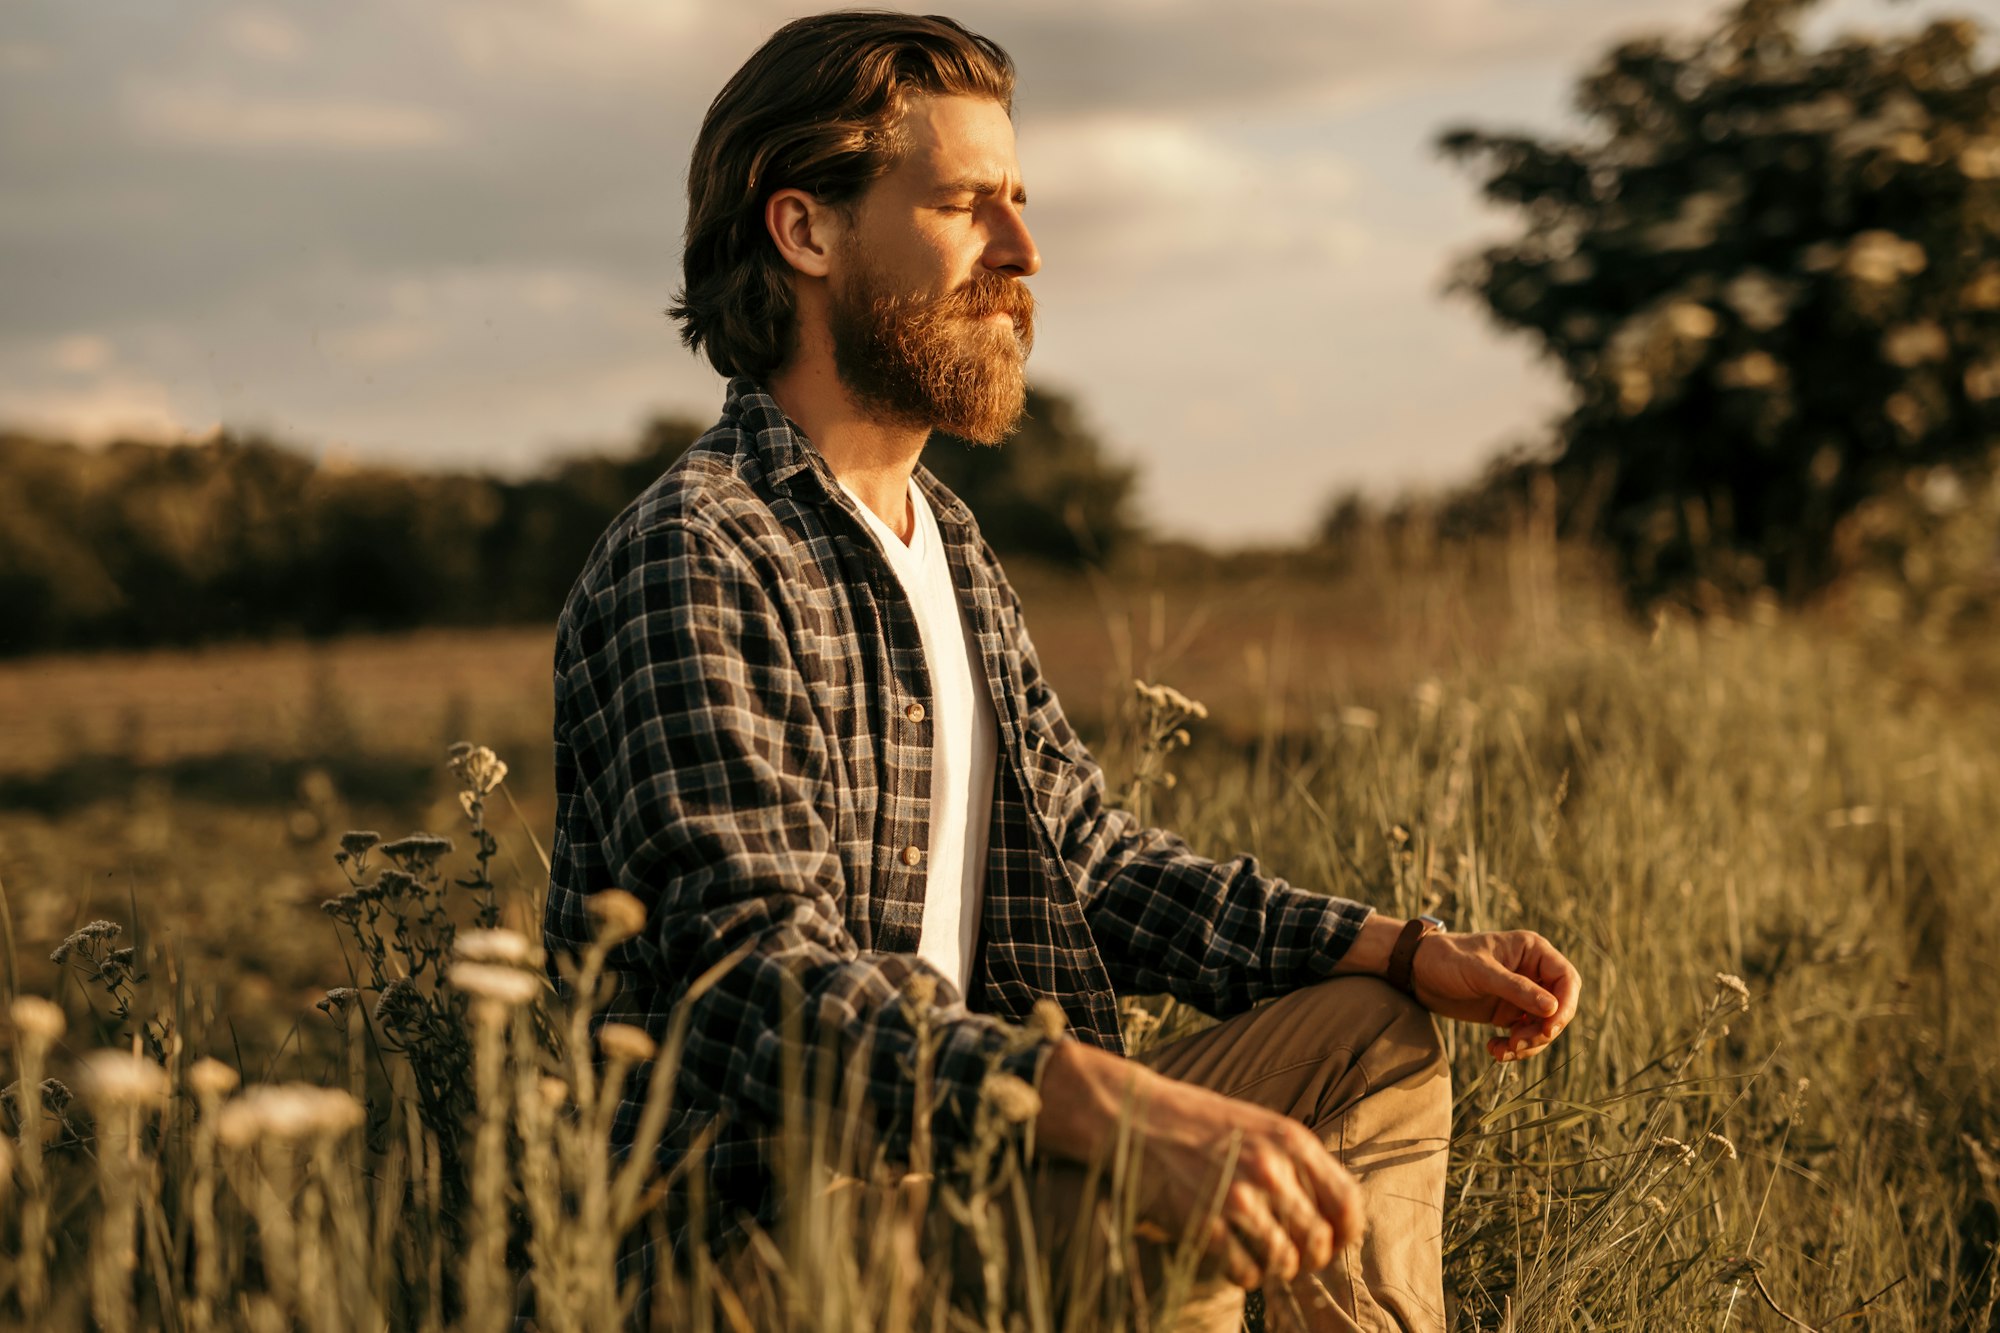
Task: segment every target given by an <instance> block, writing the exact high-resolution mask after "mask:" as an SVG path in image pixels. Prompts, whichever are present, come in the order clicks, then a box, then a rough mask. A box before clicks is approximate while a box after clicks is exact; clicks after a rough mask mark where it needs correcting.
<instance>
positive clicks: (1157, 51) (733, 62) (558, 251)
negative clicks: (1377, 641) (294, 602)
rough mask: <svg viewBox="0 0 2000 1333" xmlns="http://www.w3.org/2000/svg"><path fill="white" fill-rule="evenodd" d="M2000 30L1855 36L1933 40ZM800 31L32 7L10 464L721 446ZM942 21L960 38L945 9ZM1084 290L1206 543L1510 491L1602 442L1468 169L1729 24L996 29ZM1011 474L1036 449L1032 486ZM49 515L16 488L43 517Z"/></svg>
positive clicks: (1046, 19) (1035, 170)
mask: <svg viewBox="0 0 2000 1333" xmlns="http://www.w3.org/2000/svg"><path fill="white" fill-rule="evenodd" d="M1987 2H1988V0H1961V3H1957V4H1951V3H1923V2H1922V0H1902V2H1901V3H1885V2H1884V0H1837V2H1835V3H1830V4H1826V5H1823V6H1822V7H1821V10H1820V12H1819V13H1818V14H1817V15H1816V16H1815V18H1814V19H1813V21H1812V23H1811V24H1809V25H1808V32H1809V33H1811V34H1815V35H1822V34H1825V33H1830V32H1836V31H1841V30H1846V29H1850V28H1855V27H1864V28H1872V29H1875V30H1878V31H1908V30H1914V29H1915V28H1917V27H1918V26H1920V25H1921V23H1922V21H1923V20H1925V19H1926V18H1928V17H1931V16H1934V15H1940V14H1977V13H1979V12H1980V10H1981V6H1982V4H1983V3H1987ZM836 7H840V6H835V5H826V6H815V5H799V4H769V3H764V0H427V2H426V3H425V4H422V5H411V4H408V3H405V2H403V0H342V3H340V4H337V5H333V4H302V3H262V4H252V3H237V2H235V0H176V2H175V3H171V4H161V3H159V0H89V3H79V0H9V2H8V3H7V4H6V5H5V6H4V7H0V293H4V299H0V424H6V425H12V426H15V427H22V428H27V429H31V430H37V431H41V432H46V433H53V434H57V435H60V436H63V437H66V438H73V439H79V440H84V441H97V440H102V439H105V438H109V437H111V436H113V435H143V436H153V437H158V438H163V439H188V438H200V437H202V436H204V435H206V434H208V433H210V432H213V431H214V430H215V429H216V428H218V427H228V428H231V429H238V430H250V429H255V430H263V431H267V432H270V433H272V434H274V435H276V436H278V437H280V438H283V439H286V440H288V441H290V442H292V443H294V444H296V445H298V446H299V447H301V448H304V449H306V450H308V451H309V452H312V453H314V454H315V455H319V456H327V455H329V454H332V455H337V456H344V457H348V458H366V459H370V460H378V459H379V460H390V461H400V462H402V463H405V464H408V465H412V466H425V467H452V468H468V469H486V470H491V471H495V472H500V473H506V474H518V473H520V472H523V471H527V470H530V469H532V468H535V467H538V466H540V465H542V464H544V463H546V462H547V461H549V460H550V459H552V458H555V457H557V456H561V455H564V454H568V453H573V452H577V451H581V450H586V449H599V448H604V447H608V446H617V445H619V444H621V443H624V442H627V441H629V440H631V439H632V438H633V437H634V435H635V433H636V431H637V429H638V427H639V425H640V423H641V422H642V421H643V420H644V419H645V418H647V417H648V416H650V415H653V414H655V413H663V412H664V413H670V414H676V415H683V416H686V417H689V418H692V419H694V420H696V421H697V422H699V423H701V424H703V425H706V424H708V423H709V422H712V421H713V420H714V419H715V416H716V414H717V409H718V408H719V406H720V404H721V400H722V392H723V382H722V380H721V378H720V377H719V376H717V375H716V374H715V373H714V372H713V371H712V370H710V369H709V368H708V366H707V364H706V363H705V362H702V361H700V360H698V359H696V358H695V357H694V356H692V355H691V354H689V353H688V352H687V351H686V350H685V349H684V348H683V347H682V346H681V344H680V341H679V338H678V334H677V330H676V329H675V328H674V326H673V324H672V323H671V321H669V320H668V318H667V317H666V315H665V313H664V311H665V308H666V306H667V305H668V304H669V302H670V301H671V299H672V297H673V294H674V292H675V291H676V290H677V288H678V286H679V282H680V271H679V264H680V234H681V228H682V225H683V223H684V220H685V216H686V204H685V196H684V193H683V188H682V187H683V181H684V178H685V174H686V170H687V158H688V151H689V148H690V147H691V145H692V143H693V139H694V134H695V131H696V129H697V128H698V127H699V124H700V120H701V115H702V113H703V112H704V111H705V110H706V108H707V105H708V103H709V100H710V99H711V98H712V97H713V96H714V95H715V93H716V91H717V90H718V89H719V88H720V87H721V86H722V84H723V82H724V81H725V80H726V79H727V78H728V76H729V75H730V73H732V72H733V71H734V70H735V69H736V68H737V66H738V65H740V64H741V63H742V61H743V60H744V59H745V58H747V57H748V56H749V55H750V53H751V52H752V51H753V50H755V49H756V47H757V46H758V44H759V43H760V42H761V41H762V40H763V39H764V38H765V37H766V36H768V35H769V33H770V32H771V31H772V30H774V29H775V28H777V27H778V26H779V25H780V24H782V23H783V22H785V21H786V20H788V19H790V18H794V17H797V16H798V15H800V14H804V13H808V12H812V11H814V10H816V9H821V8H836ZM931 7H937V6H927V7H926V8H931ZM949 12H950V13H951V14H952V16H953V17H954V18H957V19H958V20H960V21H961V22H963V23H965V24H966V25H967V26H969V27H971V28H972V29H974V30H975V31H978V32H980V33H983V34H985V35H986V36H989V37H992V38H993V39H995V40H996V41H998V42H999V43H1000V44H1001V45H1002V46H1004V47H1005V48H1007V50H1008V52H1009V53H1010V54H1011V55H1012V56H1013V58H1014V61H1015V63H1016V66H1017V68H1018V85H1017V91H1016V99H1015V115H1014V119H1015V126H1016V132H1017V136H1018V152H1019V158H1020V162H1021V167H1022V176H1023V180H1024V183H1025V184H1026V185H1027V187H1028V189H1029V192H1030V195H1031V198H1032V201H1033V202H1032V203H1031V204H1030V206H1029V208H1028V210H1027V218H1028V221H1029V225H1030V226H1031V228H1032V229H1033V231H1034V235H1035V239H1036V242H1037V245H1038V247H1039V249H1040V251H1041V255H1042V271H1041V272H1040V273H1039V274H1038V275H1037V276H1035V277H1034V278H1033V279H1031V280H1030V281H1031V285H1032V287H1033V289H1034V292H1035V296H1036V301H1037V308H1038V315H1037V320H1036V342H1035V350H1034V353H1033V356H1032V357H1031V359H1030V361H1029V375H1030V378H1031V380H1032V381H1034V382H1036V383H1038V384H1042V385H1045V386H1047V387H1048V388H1051V389H1059V390H1062V391H1064V392H1066V393H1069V394H1071V395H1073V396H1074V397H1075V398H1076V399H1077V400H1078V402H1079V403H1080V404H1081V406H1082V408H1083V411H1084V419H1085V421H1086V422H1087V423H1088V424H1089V425H1090V426H1091V427H1092V429H1094V430H1095V431H1096V433H1097V434H1098V435H1099V436H1100V438H1102V439H1103V440H1104V442H1105V444H1106V447H1107V448H1108V449H1109V450H1110V451H1111V452H1112V453H1113V454H1115V455H1117V456H1119V457H1121V458H1125V459H1130V460H1132V461H1134V462H1136V463H1138V464H1139V466H1140V469H1141V477H1142V482H1141V487H1140V495H1139V501H1140V508H1141V511H1142V514H1143V516H1144V517H1145V518H1146V519H1147V520H1148V521H1149V522H1150V523H1151V524H1152V525H1153V526H1154V528H1155V529H1156V530H1157V531H1159V532H1161V533H1163V534H1165V535H1172V536H1181V537H1187V538H1192V539H1195V540H1201V541H1207V542H1211V543H1216V544H1223V545H1239V544H1241V545H1265V544H1275V543H1281V542H1285V541H1289V540H1292V539H1295V538H1297V537H1300V536H1302V535H1304V534H1305V533H1306V532H1308V531H1309V530H1310V529H1311V528H1312V526H1313V525H1314V523H1315V522H1316V521H1317V519H1318V517H1319V515H1320V514H1321V513H1322V512H1323V511H1324V509H1325V508H1326V506H1327V505H1328V503H1329V502H1330V501H1331V499H1332V498H1333V497H1335V496H1336V495H1338V494H1340V493H1342V492H1344V491H1347V490H1361V491H1364V492H1367V493H1370V494H1375V495H1390V494H1394V493H1396V492H1398V491H1400V490H1403V489H1406V488H1410V487H1424V486H1437V485H1446V484H1450V483H1452V482H1454V481H1457V480H1460V479H1464V478H1468V477H1470V476H1472V475H1474V474H1475V473H1476V471H1477V469H1478V467H1479V465H1480V464H1481V463H1482V462H1483V461H1484V460H1485V459H1487V458H1488V457H1490V456H1491V455H1492V454H1494V453H1495V452H1497V451H1498V450H1500V449H1501V448H1503V447H1505V446H1506V445H1508V444H1509V443H1513V442H1516V441H1519V440H1524V439H1529V438H1534V437H1537V436H1539V435H1540V434H1541V432H1542V431H1543V429H1544V426H1545V424H1546V422H1547V421H1548V420H1549V419H1550V418H1551V417H1553V416H1555V415H1557V414H1559V413H1560V411H1561V409H1562V404H1563V401H1564V395H1563V386H1562V382H1561V380H1560V378H1559V376H1558V375H1557V374H1556V372H1555V371H1554V369H1553V368H1552V367H1551V366H1549V365H1548V364H1546V363H1544V362H1542V361H1541V360H1540V359H1538V357H1537V354H1536V352H1535V349H1534V348H1533V346H1532V345H1531V344H1530V343H1528V342H1527V341H1526V340H1524V339H1520V338H1516V337H1508V336H1506V335H1503V334H1502V333H1501V332H1500V331H1498V330H1497V329H1495V328H1494V327H1493V326H1492V325H1491V324H1490V323H1489V321H1488V319H1487V317H1486V316H1485V314H1484V313H1483V312H1482V311H1481V310H1480V309H1479V308H1478V307H1477V306H1475V305H1474V304H1473V303H1472V302H1471V301H1470V300H1469V299H1468V298H1465V297H1463V296H1458V297H1448V296H1447V295H1445V293H1444V291H1443V285H1444V279H1445V276H1446V272H1447V270H1448V268H1449V266H1450V265H1451V264H1452V262H1453V261H1454V260H1455V259H1457V258H1459V257H1462V256H1463V255H1465V254H1467V253H1470V252H1473V251H1476V250H1477V249H1478V248H1479V246H1480V245H1481V244H1482V243H1483V242H1487V241H1490V240H1493V239H1498V238H1500V237H1503V236H1505V235H1507V234H1509V233H1510V232H1511V231H1513V230H1514V229H1515V224H1514V223H1513V221H1512V219H1511V218H1510V216H1509V215H1508V214H1506V213H1503V212H1500V211H1497V210H1492V209H1489V208H1487V207H1485V206H1484V205H1483V204H1482V203H1481V202H1480V201H1479V199H1478V197H1477V188H1476V186H1477V182H1476V180H1475V178H1474V177H1473V175H1472V174H1471V173H1470V172H1469V171H1467V170H1465V169H1463V168H1461V167H1458V166H1455V165H1453V164H1451V163H1448V162H1445V161H1444V160H1443V159H1442V158H1440V157H1439V156H1438V155H1437V154H1436V152H1435V150H1434V148H1433V147H1432V144H1433V143H1434V141H1435V139H1436V137H1437V135H1438V133H1439V132H1440V131H1441V130H1443V129H1445V128H1447V127H1450V126H1457V125H1474V126H1478V127H1481V128H1485V129H1489V130H1513V131H1519V132H1530V133H1535V134H1540V135H1548V134H1564V135H1570V134H1576V133H1579V132H1580V131H1581V128H1582V127H1581V126H1580V124H1579V123H1578V122H1577V121H1576V120H1575V118H1574V117H1573V115H1572V113H1571V111H1570V109H1569V98H1570V95H1571V91H1572V88H1573V86H1574V83H1575V80H1576V78H1577V76H1578V75H1580V74H1581V73H1582V72H1583V71H1584V70H1585V69H1586V68H1587V67H1588V66H1589V65H1590V64H1591V63H1592V62H1593V61H1594V60H1595V59H1596V58H1597V57H1598V56H1599V55H1600V54H1602V53H1603V52H1604V51H1606V50H1608V49H1609V48H1610V47H1611V46H1612V45H1613V44H1615V43H1616V42H1617V41H1619V40H1622V39H1625V38H1628V37H1632V36H1637V35H1642V34H1647V33H1659V32H1696V31H1700V30H1702V29H1704V28H1706V27H1708V26H1710V25H1711V24H1712V23H1713V21H1714V19H1715V18H1716V16H1717V15H1719V14H1720V13H1722V12H1724V11H1723V8H1722V7H1720V6H1717V5H1714V4H1707V3H1692V2H1691V0H1398V2H1397V3H1393V4H1389V3H1382V2H1381V0H1229V3H1222V2H1221V0H1008V2H1007V3H998V2H997V0H977V2H976V3H969V4H960V5H956V6H953V7H951V9H950V11H949ZM1003 447H1004V446H1003ZM0 483H4V478H0Z"/></svg>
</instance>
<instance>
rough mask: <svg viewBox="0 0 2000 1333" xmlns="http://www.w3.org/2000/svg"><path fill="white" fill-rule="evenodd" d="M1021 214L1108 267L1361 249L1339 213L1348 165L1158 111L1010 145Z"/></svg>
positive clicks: (1263, 259)
mask: <svg viewBox="0 0 2000 1333" xmlns="http://www.w3.org/2000/svg"><path fill="white" fill-rule="evenodd" d="M1020 154H1021V158H1022V164H1023V165H1022V170H1023V173H1024V176H1025V179H1026V181H1027V184H1028V190H1029V197H1030V200H1031V203H1030V206H1029V207H1030V225H1031V226H1033V227H1035V228H1037V229H1041V230H1048V231H1050V232H1052V233H1060V235H1061V236H1062V238H1063V258H1062V260H1061V261H1060V262H1064V263H1067V264H1072V265H1080V266H1084V267H1088V268H1089V269H1091V270H1092V271H1094V272H1095V273H1097V274H1099V275H1100V276H1109V275H1110V274H1111V273H1112V271H1113V270H1119V271H1131V270H1147V269H1164V268H1166V267H1168V266H1174V265H1193V264H1201V265H1206V266H1209V267H1210V268H1211V269H1212V268H1214V267H1216V266H1227V267H1238V266H1242V265H1246V264H1260V263H1271V262H1279V263H1285V262H1298V261H1303V262H1315V261H1322V260H1332V261H1342V260H1347V259H1351V258H1354V257H1355V256H1357V255H1359V254H1360V253H1362V252H1363V251H1365V250H1366V248H1367V244H1368V237H1367V233H1366V231H1365V230H1364V229H1363V228H1362V227H1361V226H1360V225H1359V224H1358V223H1356V222H1355V221H1354V220H1353V219H1352V218H1351V217H1348V216H1345V215H1344V212H1345V209H1346V206H1347V205H1348V203H1349V202H1350V201H1351V196H1352V193H1353V188H1354V176H1353V173H1352V171H1351V170H1350V169H1349V168H1348V167H1347V166H1346V165H1345V164H1344V163H1342V162H1340V161H1339V160H1338V159H1336V158H1334V157H1332V156H1330V155H1328V154H1326V153H1324V152H1319V151H1278V152H1273V151H1270V150H1268V149H1260V148H1258V147H1256V146H1255V145H1253V144H1249V143H1244V142H1240V141H1239V142H1232V141H1231V140H1230V139H1228V138H1227V137H1225V136H1223V135H1220V134H1217V133H1214V132H1210V131H1207V130H1204V129H1202V128H1200V127H1198V126H1196V125H1193V124H1190V123H1187V122H1185V121H1180V120H1175V119H1172V118H1168V117H1165V116H1160V115H1125V114H1105V115H1094V116H1087V117H1078V118H1075V119H1073V120H1071V121H1068V122H1066V123H1064V124H1062V125H1061V126H1060V127H1048V128H1030V129H1029V130H1027V131H1026V132H1024V133H1023V135H1022V138H1021V145H1020Z"/></svg>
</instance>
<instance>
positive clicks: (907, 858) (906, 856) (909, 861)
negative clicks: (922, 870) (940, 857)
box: [903, 842, 924, 866]
mask: <svg viewBox="0 0 2000 1333" xmlns="http://www.w3.org/2000/svg"><path fill="white" fill-rule="evenodd" d="M923 859H924V850H923V848H921V847H919V846H917V844H915V843H914V842H913V843H911V844H910V845H909V846H908V847H905V848H904V849H903V864H904V865H906V866H913V865H915V864H916V863H917V862H919V861H921V860H923Z"/></svg>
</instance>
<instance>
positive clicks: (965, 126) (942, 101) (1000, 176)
mask: <svg viewBox="0 0 2000 1333" xmlns="http://www.w3.org/2000/svg"><path fill="white" fill-rule="evenodd" d="M900 128H901V130H902V133H903V143H904V153H903V155H902V158H901V159H900V160H899V161H898V162H897V163H896V167H895V170H894V171H893V172H892V173H891V174H892V175H896V176H900V177H903V178H905V180H906V181H908V182H909V183H910V184H912V185H918V186H921V185H926V184H941V183H944V182H949V181H957V180H965V179H980V180H988V181H992V182H994V183H996V184H1000V185H1002V186H1003V187H1004V186H1005V185H1008V184H1016V183H1018V182H1019V180H1020V174H1021V169H1020V164H1019V163H1018V162H1017V161H1016V160H1015V157H1014V122H1013V121H1012V120H1011V119H1009V118H1008V115H1007V109H1006V108H1005V107H1003V106H1001V105H1000V103H998V102H996V101H993V100H992V99H991V98H987V97H932V96H924V95H919V96H916V97H912V98H911V99H910V103H909V106H908V107H907V108H905V110H904V113H903V119H902V122H901V126H900Z"/></svg>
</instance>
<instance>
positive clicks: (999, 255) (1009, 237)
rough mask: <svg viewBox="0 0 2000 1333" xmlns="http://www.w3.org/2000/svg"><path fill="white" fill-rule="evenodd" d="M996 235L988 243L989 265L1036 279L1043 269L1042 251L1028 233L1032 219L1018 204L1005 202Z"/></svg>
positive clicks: (994, 231) (1016, 275)
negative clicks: (1025, 214) (1036, 275)
mask: <svg viewBox="0 0 2000 1333" xmlns="http://www.w3.org/2000/svg"><path fill="white" fill-rule="evenodd" d="M995 212H996V220H995V223H994V227H993V235H992V238H991V239H990V240H989V241H988V242H987V246H986V267H988V268H990V269H993V270H994V271H996V272H1000V273H1006V274H1008V275H1010V276H1012V277H1016V278H1032V277H1033V276H1035V274H1037V273H1039V272H1040V271H1041V268H1042V252H1041V251H1040V250H1037V249H1036V248H1035V238H1034V237H1033V236H1032V235H1030V234H1029V232H1028V220H1027V219H1026V218H1024V217H1022V216H1021V210H1020V207H1019V206H1018V205H1016V204H1013V203H1010V202H1006V201H1001V203H1000V206H999V208H998V209H997V210H995Z"/></svg>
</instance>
